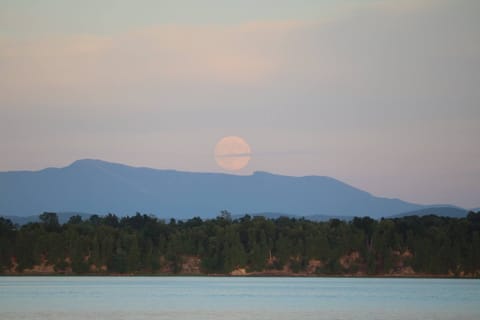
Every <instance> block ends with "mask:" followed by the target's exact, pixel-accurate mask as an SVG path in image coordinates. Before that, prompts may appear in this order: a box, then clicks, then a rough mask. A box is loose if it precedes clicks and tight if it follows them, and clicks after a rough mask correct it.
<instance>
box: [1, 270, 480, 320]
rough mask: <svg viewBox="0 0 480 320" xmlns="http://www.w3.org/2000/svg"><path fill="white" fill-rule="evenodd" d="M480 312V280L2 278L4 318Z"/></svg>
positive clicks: (448, 315) (451, 315) (458, 315)
mask: <svg viewBox="0 0 480 320" xmlns="http://www.w3.org/2000/svg"><path fill="white" fill-rule="evenodd" d="M88 318H90V319H92V320H93V319H160V320H162V319H185V320H189V319H212V320H215V319H222V320H229V319H368V320H371V319H382V320H383V319H472V320H478V319H480V281H479V280H464V279H462V280H460V279H369V278H363V279H358V278H353V279H352V278H216V277H215V278H206V277H192V278H190V277H0V319H2V320H7V319H88Z"/></svg>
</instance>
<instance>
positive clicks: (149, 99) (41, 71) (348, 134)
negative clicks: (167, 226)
mask: <svg viewBox="0 0 480 320" xmlns="http://www.w3.org/2000/svg"><path fill="white" fill-rule="evenodd" d="M0 74H1V76H0V154H1V157H0V171H11V170H38V169H42V168H45V167H63V166H67V165H69V164H70V163H71V162H73V161H75V160H77V159H83V158H94V159H102V160H106V161H112V162H120V163H125V164H129V165H134V166H148V167H153V168H159V169H177V170H186V171H202V172H203V171H206V172H224V171H223V170H222V168H220V167H219V166H218V165H217V164H216V162H215V159H214V154H213V151H214V147H215V145H216V143H217V142H218V141H219V140H220V139H221V138H222V137H224V136H229V135H235V136H240V137H242V138H244V139H245V140H246V141H247V142H248V143H249V144H250V147H251V150H252V157H251V160H250V163H249V165H248V166H247V167H246V168H245V169H242V171H240V172H238V173H237V174H250V173H252V172H254V171H268V172H273V173H278V174H286V175H293V176H303V175H322V176H330V177H334V178H336V179H339V180H342V181H344V182H346V183H349V184H351V185H353V186H355V187H358V188H361V189H363V190H366V191H368V192H370V193H373V194H375V195H378V196H384V197H390V198H400V199H402V200H406V201H412V202H417V203H422V204H433V203H436V204H438V203H449V204H454V205H459V206H462V207H466V208H473V207H479V206H480V1H477V0H415V1H412V0H402V1H393V0H370V1H369V0H363V1H360V0H357V1H351V0H343V1H341V0H340V1H339V0H335V1H333V0H323V1H322V0H303V1H300V0H275V1H274V0H256V1H253V0H242V1H224V0H222V1H220V0H204V1H196V0H177V1H154V0H139V1H119V0H104V1H93V0H84V1H71V0H62V1H60V0H58V1H54V0H43V1H38V0H0Z"/></svg>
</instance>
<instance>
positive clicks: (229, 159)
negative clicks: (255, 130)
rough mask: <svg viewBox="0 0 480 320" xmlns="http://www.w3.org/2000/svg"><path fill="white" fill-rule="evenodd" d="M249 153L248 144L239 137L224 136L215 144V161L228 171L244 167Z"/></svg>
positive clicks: (249, 156) (249, 155) (249, 157)
mask: <svg viewBox="0 0 480 320" xmlns="http://www.w3.org/2000/svg"><path fill="white" fill-rule="evenodd" d="M251 155H252V153H251V150H250V146H249V145H248V143H247V142H246V141H245V140H244V139H242V138H240V137H236V136H228V137H224V138H222V139H220V141H219V142H218V143H217V145H216V146H215V161H217V164H218V165H219V166H220V167H222V168H223V169H225V170H228V171H237V170H240V169H242V168H245V167H246V166H247V164H248V162H249V161H250V159H251Z"/></svg>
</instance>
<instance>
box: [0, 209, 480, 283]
mask: <svg viewBox="0 0 480 320" xmlns="http://www.w3.org/2000/svg"><path fill="white" fill-rule="evenodd" d="M40 220H41V221H40V222H38V223H29V224H26V225H23V226H21V227H19V226H15V225H14V224H12V223H11V221H9V220H7V219H4V218H0V273H3V274H34V273H37V274H38V273H56V274H233V275H249V274H250V275H266V274H270V275H320V276H321V275H353V276H363V275H372V276H375V275H377V276H379V275H381V276H383V275H390V276H396V275H397V276H470V277H479V276H480V212H479V213H474V212H470V213H469V214H468V216H467V217H466V218H446V217H437V216H423V217H417V216H410V217H403V218H395V219H381V220H374V219H371V218H368V217H362V218H354V219H353V220H351V221H349V222H346V221H341V220H337V219H332V220H330V221H328V222H313V221H309V220H305V219H291V218H278V219H266V218H263V217H251V216H249V215H245V216H244V217H242V218H239V219H234V220H232V219H231V215H230V214H229V213H228V212H226V211H223V212H222V213H221V214H220V215H219V217H217V218H216V219H209V220H202V219H200V218H198V217H197V218H193V219H190V220H186V221H176V220H174V219H171V220H169V221H164V220H160V219H157V218H156V217H153V216H150V215H144V214H140V213H137V214H136V215H134V216H129V217H117V216H116V215H114V214H108V215H106V216H98V215H93V216H91V217H90V218H89V219H88V220H82V218H81V217H80V216H73V217H71V218H70V220H69V221H68V222H67V223H65V224H63V225H62V224H60V223H59V222H58V217H57V215H56V214H55V213H48V212H46V213H43V214H42V215H41V216H40Z"/></svg>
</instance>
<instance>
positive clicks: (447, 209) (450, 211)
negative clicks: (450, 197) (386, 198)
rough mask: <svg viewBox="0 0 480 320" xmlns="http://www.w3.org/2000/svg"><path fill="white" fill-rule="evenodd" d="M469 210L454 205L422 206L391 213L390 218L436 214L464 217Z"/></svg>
mask: <svg viewBox="0 0 480 320" xmlns="http://www.w3.org/2000/svg"><path fill="white" fill-rule="evenodd" d="M468 211H469V210H466V209H463V208H458V207H454V206H432V207H428V208H422V209H419V210H414V211H410V212H405V213H401V214H397V215H393V216H392V218H401V217H406V216H419V217H421V216H426V215H436V216H439V217H451V218H464V217H466V216H467V214H468Z"/></svg>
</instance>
